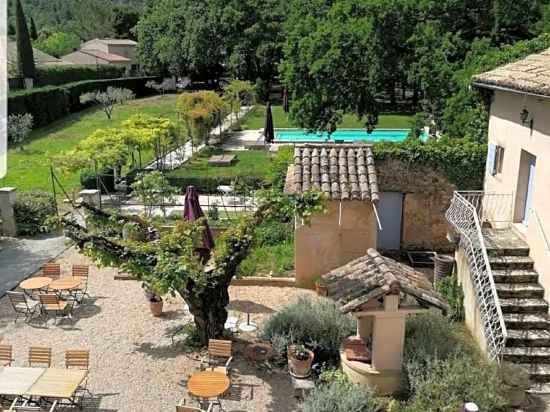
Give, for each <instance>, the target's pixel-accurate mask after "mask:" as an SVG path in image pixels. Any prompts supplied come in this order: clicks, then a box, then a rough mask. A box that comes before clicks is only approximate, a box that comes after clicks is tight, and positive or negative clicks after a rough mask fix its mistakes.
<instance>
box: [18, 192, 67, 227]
mask: <svg viewBox="0 0 550 412" xmlns="http://www.w3.org/2000/svg"><path fill="white" fill-rule="evenodd" d="M14 213H15V222H16V224H17V234H18V235H23V236H34V235H37V234H39V233H47V232H50V231H51V230H52V229H54V228H55V227H56V226H57V224H56V221H55V217H56V215H57V210H56V208H55V203H54V198H53V196H52V195H51V194H49V193H46V192H40V191H32V192H21V193H18V195H17V199H16V201H15V205H14Z"/></svg>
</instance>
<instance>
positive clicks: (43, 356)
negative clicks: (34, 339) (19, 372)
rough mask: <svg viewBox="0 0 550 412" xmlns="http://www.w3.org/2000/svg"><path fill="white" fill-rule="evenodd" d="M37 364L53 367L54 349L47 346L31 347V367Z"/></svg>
mask: <svg viewBox="0 0 550 412" xmlns="http://www.w3.org/2000/svg"><path fill="white" fill-rule="evenodd" d="M35 364H39V365H48V368H49V367H50V366H51V365H52V349H51V348H48V347H45V346H31V347H30V348H29V366H31V367H33V366H34V365H35Z"/></svg>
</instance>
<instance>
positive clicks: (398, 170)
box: [376, 159, 456, 251]
mask: <svg viewBox="0 0 550 412" xmlns="http://www.w3.org/2000/svg"><path fill="white" fill-rule="evenodd" d="M376 171H377V174H378V185H379V186H380V191H381V192H401V193H404V195H405V196H404V204H403V231H402V238H401V248H402V249H417V250H419V249H428V250H442V251H445V250H450V249H451V248H452V247H451V245H450V243H449V242H448V241H447V239H446V234H447V229H448V223H447V221H446V219H445V212H446V210H447V208H448V207H449V204H450V202H451V198H452V196H453V192H454V191H455V190H456V186H455V185H454V184H452V183H450V182H449V180H448V179H447V177H446V176H445V175H444V174H443V173H442V172H440V171H437V170H434V169H432V168H430V167H426V166H422V165H419V164H418V163H410V164H407V163H405V162H403V161H401V160H395V159H386V160H377V161H376Z"/></svg>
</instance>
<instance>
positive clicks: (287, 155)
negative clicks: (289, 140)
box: [267, 145, 294, 190]
mask: <svg viewBox="0 0 550 412" xmlns="http://www.w3.org/2000/svg"><path fill="white" fill-rule="evenodd" d="M293 162H294V148H293V147H292V146H290V145H289V146H279V148H278V149H277V154H276V155H275V156H274V157H272V158H271V163H270V165H269V172H268V177H267V181H268V183H269V184H271V185H272V186H274V187H276V188H279V189H281V190H282V189H283V188H284V186H285V180H286V173H287V171H288V167H289V166H290V165H291V164H293Z"/></svg>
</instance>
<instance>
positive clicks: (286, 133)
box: [275, 129, 425, 143]
mask: <svg viewBox="0 0 550 412" xmlns="http://www.w3.org/2000/svg"><path fill="white" fill-rule="evenodd" d="M409 132H410V129H375V130H374V131H373V132H372V133H371V134H367V132H366V131H365V130H364V129H341V130H336V131H335V132H334V133H332V136H331V138H330V140H329V139H328V133H327V132H319V133H308V132H307V131H306V130H300V129H276V130H275V143H283V142H328V141H330V142H335V141H343V142H358V141H368V142H381V141H390V142H401V141H403V140H405V139H406V138H407V135H408V134H409ZM422 139H425V136H422Z"/></svg>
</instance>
